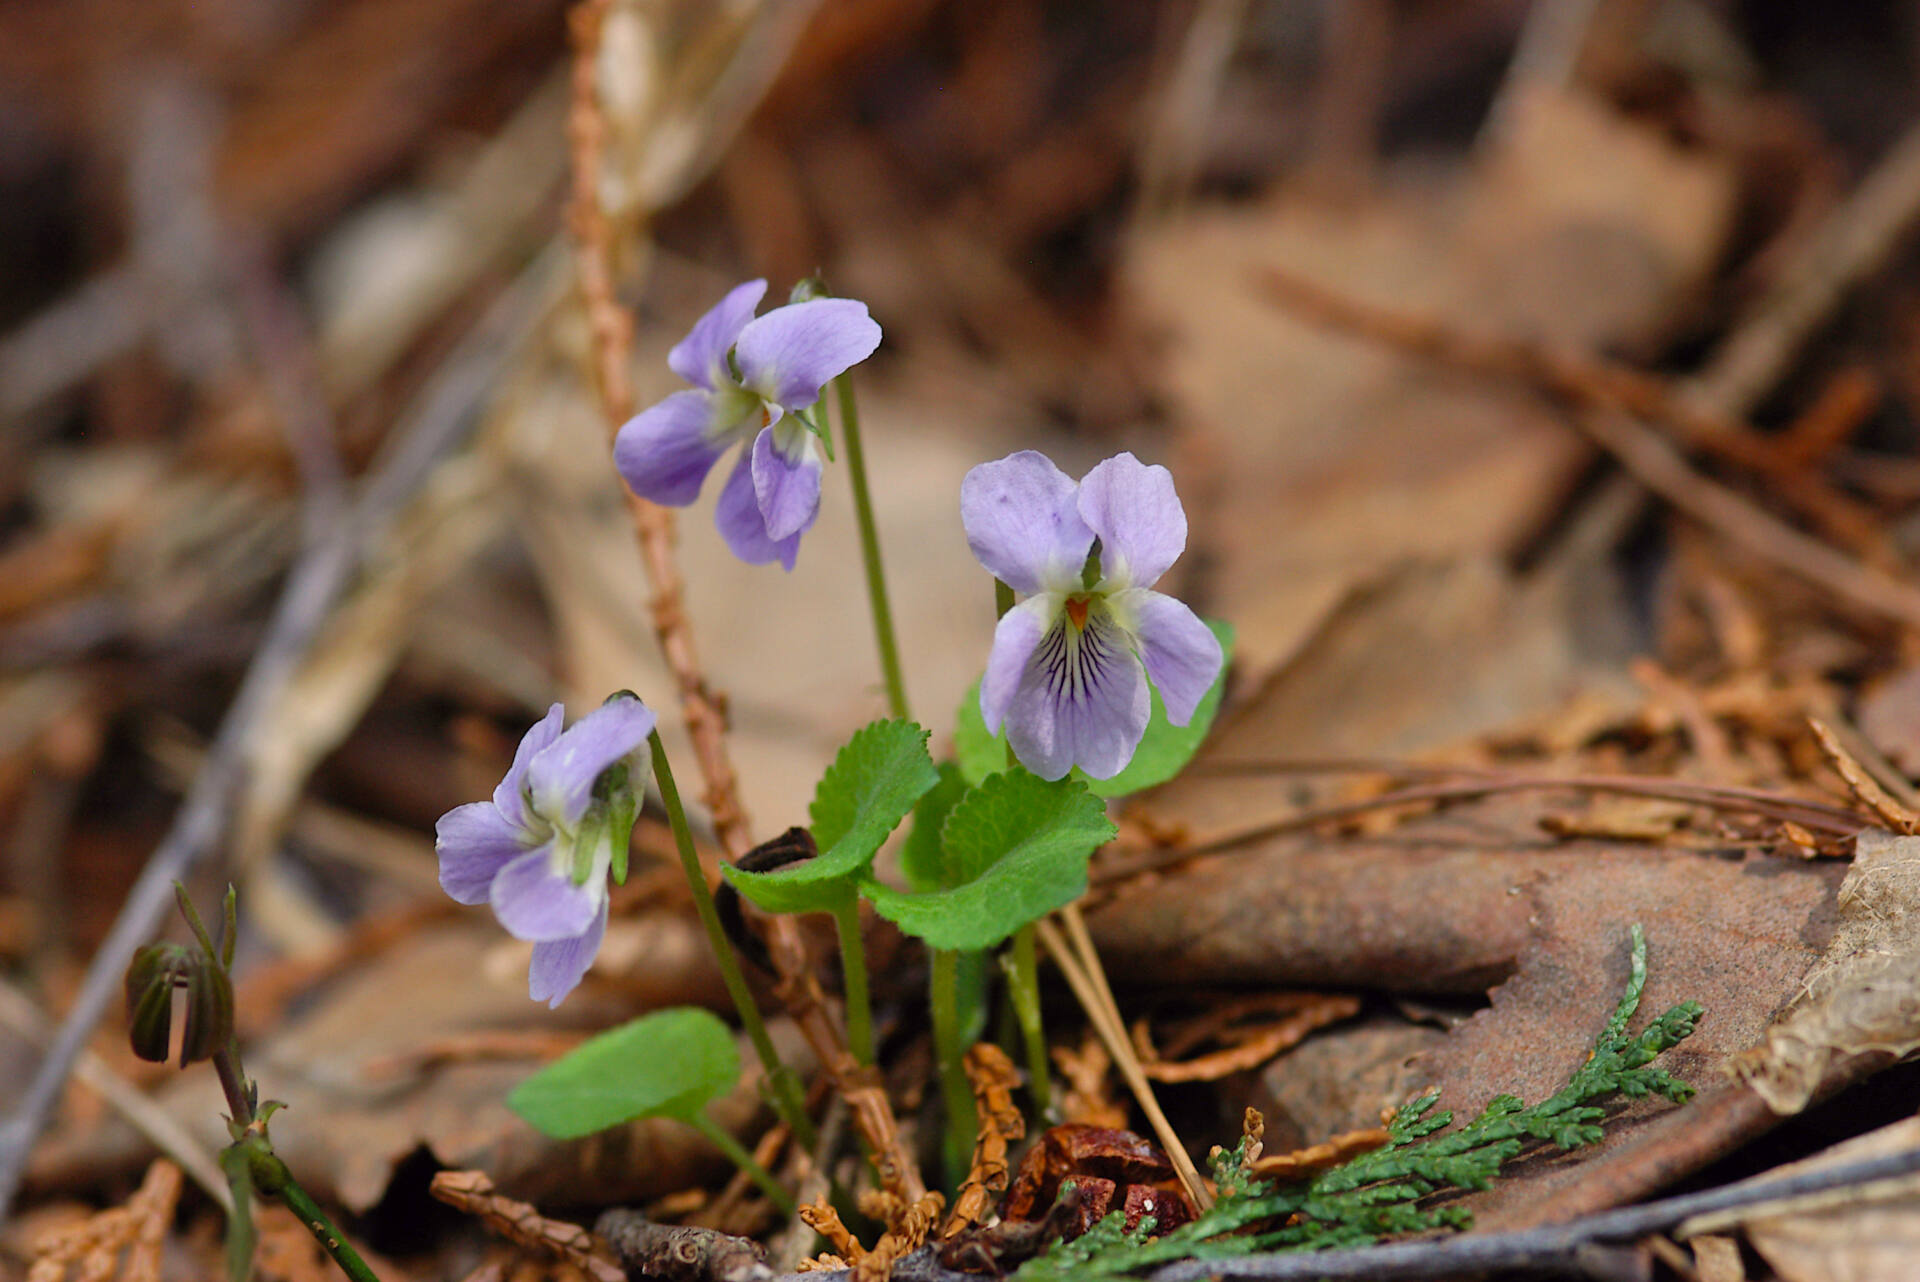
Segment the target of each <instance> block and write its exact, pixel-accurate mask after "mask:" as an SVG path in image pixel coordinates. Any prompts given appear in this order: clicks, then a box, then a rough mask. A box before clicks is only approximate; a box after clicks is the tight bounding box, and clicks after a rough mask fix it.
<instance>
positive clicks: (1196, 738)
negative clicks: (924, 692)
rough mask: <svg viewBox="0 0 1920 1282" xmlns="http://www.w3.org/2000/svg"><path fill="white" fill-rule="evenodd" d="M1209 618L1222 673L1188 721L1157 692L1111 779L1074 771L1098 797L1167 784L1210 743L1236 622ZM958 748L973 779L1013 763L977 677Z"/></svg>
mask: <svg viewBox="0 0 1920 1282" xmlns="http://www.w3.org/2000/svg"><path fill="white" fill-rule="evenodd" d="M1205 622H1206V625H1207V628H1208V630H1209V631H1211V632H1212V633H1213V635H1214V636H1215V637H1217V638H1218V639H1219V641H1220V653H1221V660H1220V675H1219V676H1217V677H1215V678H1214V682H1213V687H1212V688H1211V689H1209V690H1208V691H1207V693H1206V695H1205V696H1204V697H1203V698H1202V699H1201V700H1200V706H1199V707H1198V708H1196V709H1194V713H1193V719H1192V720H1190V721H1188V722H1187V724H1186V725H1184V726H1176V725H1174V724H1173V723H1172V722H1171V721H1168V720H1167V708H1166V704H1164V703H1163V702H1161V699H1160V692H1159V691H1158V690H1155V691H1153V713H1152V716H1151V717H1150V719H1149V720H1148V721H1147V733H1146V735H1145V737H1143V738H1142V739H1141V740H1140V746H1139V747H1138V748H1136V749H1134V752H1133V760H1132V761H1130V762H1128V763H1127V765H1126V767H1125V768H1124V769H1122V770H1121V771H1120V773H1119V774H1117V775H1115V776H1113V778H1111V779H1088V778H1087V776H1086V775H1085V774H1084V773H1082V772H1081V771H1079V770H1075V771H1074V772H1073V778H1075V779H1084V780H1086V784H1087V789H1088V791H1090V792H1092V793H1093V794H1094V795H1095V796H1096V797H1124V796H1126V795H1127V794H1128V793H1134V792H1140V791H1142V790H1143V789H1147V788H1151V787H1153V786H1154V785H1155V784H1161V783H1165V782H1166V781H1167V780H1169V779H1171V778H1173V777H1174V776H1175V775H1177V774H1179V773H1180V771H1181V770H1182V769H1184V768H1185V767H1186V764H1187V762H1189V761H1191V760H1192V759H1193V754H1194V753H1196V752H1198V751H1199V750H1200V745H1201V744H1202V743H1203V742H1205V740H1206V737H1207V731H1208V730H1210V729H1212V728H1213V718H1214V714H1215V713H1217V712H1219V711H1220V696H1221V695H1222V694H1223V693H1225V691H1226V688H1227V665H1228V662H1229V661H1230V660H1231V659H1232V658H1233V625H1232V624H1231V623H1227V622H1224V621H1222V620H1219V619H1208V620H1206V621H1205ZM953 750H954V755H955V756H956V757H958V758H959V761H960V773H961V774H962V775H964V776H965V777H966V780H967V782H968V783H979V782H980V781H981V780H982V779H985V778H986V777H987V776H988V775H990V774H997V773H998V772H1000V771H1002V770H1005V769H1006V768H1007V760H1008V758H1007V736H1006V735H1005V734H1004V733H1002V734H998V735H995V734H989V733H987V723H986V721H985V719H983V718H982V717H981V715H980V683H979V682H977V681H976V682H974V683H973V685H972V686H970V687H969V688H968V690H967V693H966V696H965V697H964V698H963V699H961V700H960V710H959V712H958V713H957V714H956V715H955V717H954V726H953Z"/></svg>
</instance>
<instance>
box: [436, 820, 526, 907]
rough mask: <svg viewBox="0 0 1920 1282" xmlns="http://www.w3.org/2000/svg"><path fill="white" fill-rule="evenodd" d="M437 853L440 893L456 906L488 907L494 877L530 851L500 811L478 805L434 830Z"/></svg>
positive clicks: (437, 825) (517, 830)
mask: <svg viewBox="0 0 1920 1282" xmlns="http://www.w3.org/2000/svg"><path fill="white" fill-rule="evenodd" d="M433 850H434V853H435V854H437V855H439V856H440V889H442V890H444V891H446V892H447V893H448V894H449V895H452V896H453V898H454V902H456V903H462V904H484V903H486V902H487V889H488V887H490V886H492V885H493V879H494V876H495V875H496V874H498V873H499V871H500V870H501V869H502V868H504V867H506V866H507V864H508V863H510V862H511V861H513V860H514V859H517V858H519V857H520V856H521V855H523V854H525V853H526V851H527V847H526V843H525V841H524V839H523V835H522V833H521V831H520V829H519V828H517V827H515V826H514V825H513V824H511V823H508V822H507V818H506V816H505V815H502V814H501V813H500V811H499V808H498V807H496V806H495V805H494V804H493V803H492V802H490V801H475V802H472V803H471V804H469V805H465V806H455V807H454V808H453V809H452V810H449V811H447V813H446V814H444V815H441V816H440V822H439V823H437V824H435V825H434V826H433Z"/></svg>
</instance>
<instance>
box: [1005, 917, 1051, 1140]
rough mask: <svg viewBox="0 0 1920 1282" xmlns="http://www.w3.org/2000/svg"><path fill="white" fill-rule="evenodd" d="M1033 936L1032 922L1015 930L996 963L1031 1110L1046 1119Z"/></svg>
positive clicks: (1047, 1091)
mask: <svg viewBox="0 0 1920 1282" xmlns="http://www.w3.org/2000/svg"><path fill="white" fill-rule="evenodd" d="M1033 935H1034V931H1033V923H1032V922H1028V923H1027V924H1026V925H1024V926H1022V927H1021V928H1020V929H1019V930H1017V931H1015V932H1014V934H1013V943H1012V944H1011V945H1009V946H1008V948H1007V951H1006V953H1005V954H1004V955H1002V957H1001V959H1000V961H1001V964H1002V965H1003V966H1005V967H1006V971H1007V989H1008V991H1009V992H1010V993H1011V994H1012V996H1013V1013H1014V1014H1015V1015H1016V1016H1017V1017H1018V1018H1019V1020H1020V1035H1021V1039H1022V1040H1023V1041H1025V1042H1026V1045H1027V1088H1028V1090H1029V1091H1030V1092H1031V1093H1032V1095H1033V1109H1034V1112H1036V1113H1038V1114H1040V1115H1041V1116H1042V1117H1046V1116H1048V1115H1049V1114H1050V1112H1051V1111H1052V1108H1053V1078H1052V1076H1051V1074H1050V1073H1049V1071H1048V1068H1047V1033H1046V1029H1045V1028H1044V1027H1042V1026H1041V1023H1040V963H1039V960H1038V958H1037V956H1036V950H1035V948H1034V942H1033Z"/></svg>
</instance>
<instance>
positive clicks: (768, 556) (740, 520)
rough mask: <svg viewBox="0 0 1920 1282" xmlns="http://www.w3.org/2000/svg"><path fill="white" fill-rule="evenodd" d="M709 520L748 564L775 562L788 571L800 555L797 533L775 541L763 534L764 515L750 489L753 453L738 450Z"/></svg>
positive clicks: (765, 532) (730, 548) (765, 530)
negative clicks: (730, 473) (711, 519)
mask: <svg viewBox="0 0 1920 1282" xmlns="http://www.w3.org/2000/svg"><path fill="white" fill-rule="evenodd" d="M713 523H714V524H715V525H717V526H719V527H720V537H721V538H723V539H725V540H726V541H727V548H728V550H730V551H731V552H732V553H733V554H734V555H735V556H737V557H739V558H740V559H741V560H742V561H745V562H746V563H747V564H748V565H765V564H767V563H768V562H769V561H778V562H779V563H780V564H781V565H782V566H783V567H785V568H786V569H789V570H791V569H792V568H793V562H794V558H795V557H797V556H798V555H799V554H800V536H799V534H797V533H796V534H790V535H788V536H787V537H786V538H784V539H780V540H778V541H777V542H776V541H775V540H773V539H770V538H768V537H767V518H766V517H765V516H763V515H761V512H760V500H759V498H758V497H757V496H756V495H755V494H754V492H753V455H752V453H751V451H747V450H742V451H741V452H740V461H739V462H738V463H737V464H735V465H734V469H733V474H732V475H731V476H729V477H727V483H726V485H725V486H723V487H722V488H721V490H720V502H719V503H718V504H717V505H715V507H714V509H713Z"/></svg>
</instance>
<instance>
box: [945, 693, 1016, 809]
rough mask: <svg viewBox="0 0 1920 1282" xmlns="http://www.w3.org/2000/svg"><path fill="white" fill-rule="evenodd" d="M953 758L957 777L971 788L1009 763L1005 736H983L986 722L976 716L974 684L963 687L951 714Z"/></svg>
mask: <svg viewBox="0 0 1920 1282" xmlns="http://www.w3.org/2000/svg"><path fill="white" fill-rule="evenodd" d="M953 755H954V756H955V757H957V758H959V761H960V775H961V777H962V778H964V779H965V780H966V781H967V782H968V783H971V784H978V783H980V782H982V781H983V780H985V779H986V777H987V776H988V775H997V774H999V773H1000V772H1001V771H1003V770H1005V769H1006V768H1007V763H1008V762H1010V761H1012V760H1013V758H1012V757H1011V756H1009V755H1008V751H1007V736H1006V734H1005V733H1004V732H1003V733H1001V734H989V733H988V732H987V722H986V719H985V718H984V717H982V716H981V715H980V683H979V682H978V681H976V682H974V683H973V684H972V685H970V686H968V687H967V693H966V694H965V695H963V696H962V697H961V699H960V707H959V709H958V711H956V712H955V713H954V714H953Z"/></svg>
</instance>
